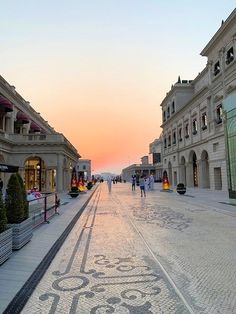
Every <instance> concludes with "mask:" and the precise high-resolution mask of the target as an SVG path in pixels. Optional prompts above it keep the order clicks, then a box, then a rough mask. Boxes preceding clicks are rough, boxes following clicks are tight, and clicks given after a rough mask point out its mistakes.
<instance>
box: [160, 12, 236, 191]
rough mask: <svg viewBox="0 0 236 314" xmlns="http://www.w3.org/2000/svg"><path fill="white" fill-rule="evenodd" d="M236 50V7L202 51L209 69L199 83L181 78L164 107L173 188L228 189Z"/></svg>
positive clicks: (166, 163) (165, 149)
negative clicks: (227, 115)
mask: <svg viewBox="0 0 236 314" xmlns="http://www.w3.org/2000/svg"><path fill="white" fill-rule="evenodd" d="M235 52H236V9H235V10H234V11H233V12H232V13H231V14H230V16H229V17H228V18H227V20H226V21H225V22H223V23H222V25H221V27H220V28H219V29H218V31H217V32H216V33H215V35H214V36H213V37H212V38H211V40H210V41H209V43H208V44H207V45H206V47H205V48H204V49H203V50H202V52H201V55H202V56H204V57H206V58H207V65H206V67H205V68H204V69H203V70H202V71H201V73H199V75H198V76H197V77H196V78H195V79H194V80H191V81H190V80H181V79H180V77H179V79H178V81H177V82H176V83H175V84H174V85H172V88H171V90H170V91H169V92H168V93H167V94H166V97H165V98H164V99H163V101H162V103H161V107H162V118H163V123H162V128H163V170H164V171H166V172H167V174H168V177H169V181H170V184H171V185H172V186H176V185H177V183H180V182H181V183H184V184H186V185H187V186H188V187H200V188H207V189H213V190H227V189H228V184H227V168H226V154H225V135H224V121H223V114H222V113H223V105H222V104H223V101H224V100H225V99H226V98H227V97H229V96H230V95H231V94H232V93H234V92H235V90H236V62H235V60H236V53H235ZM235 107H236V104H235Z"/></svg>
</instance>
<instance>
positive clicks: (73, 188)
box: [68, 167, 79, 197]
mask: <svg viewBox="0 0 236 314" xmlns="http://www.w3.org/2000/svg"><path fill="white" fill-rule="evenodd" d="M68 194H69V195H70V196H71V197H77V196H78V195H79V188H78V182H77V176H76V170H75V167H73V169H72V173H71V183H70V191H69V193H68Z"/></svg>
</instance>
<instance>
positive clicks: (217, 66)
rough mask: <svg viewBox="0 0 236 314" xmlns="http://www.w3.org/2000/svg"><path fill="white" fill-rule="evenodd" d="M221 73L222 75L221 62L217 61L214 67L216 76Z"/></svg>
mask: <svg viewBox="0 0 236 314" xmlns="http://www.w3.org/2000/svg"><path fill="white" fill-rule="evenodd" d="M219 73H220V61H217V62H216V63H215V65H214V75H215V76H216V75H217V74H219Z"/></svg>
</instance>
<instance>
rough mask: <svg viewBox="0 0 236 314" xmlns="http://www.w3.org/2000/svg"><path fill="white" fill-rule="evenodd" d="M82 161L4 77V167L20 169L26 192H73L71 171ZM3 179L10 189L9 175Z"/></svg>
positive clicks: (0, 134)
mask: <svg viewBox="0 0 236 314" xmlns="http://www.w3.org/2000/svg"><path fill="white" fill-rule="evenodd" d="M52 106H55V107H56V105H55V104H53V105H52ZM79 157H80V155H79V154H78V152H77V150H76V148H75V147H74V146H73V145H72V144H71V143H70V142H69V141H68V140H67V139H66V138H65V137H64V135H63V134H61V133H58V132H56V131H55V130H54V129H53V128H52V127H51V126H50V125H49V124H48V122H47V121H45V120H44V119H43V118H42V116H41V115H40V113H38V112H36V111H35V110H34V109H33V108H32V107H31V105H30V103H29V102H28V101H26V100H24V99H23V98H22V97H21V95H20V94H19V93H18V92H17V91H16V89H15V87H14V86H12V85H10V84H9V83H8V82H7V81H6V80H5V79H4V78H3V77H1V76H0V164H2V165H13V166H17V167H19V172H20V174H21V176H22V178H24V181H25V185H26V189H30V188H32V187H34V186H35V187H37V188H38V190H40V191H42V192H52V191H58V192H62V191H68V190H69V188H70V180H71V169H72V167H73V166H75V165H76V163H77V161H78V158H79ZM0 169H4V168H0ZM0 171H1V170H0ZM0 176H1V178H2V179H3V181H4V188H6V184H7V181H8V178H9V173H5V172H1V173H0Z"/></svg>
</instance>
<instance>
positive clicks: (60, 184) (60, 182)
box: [56, 155, 63, 193]
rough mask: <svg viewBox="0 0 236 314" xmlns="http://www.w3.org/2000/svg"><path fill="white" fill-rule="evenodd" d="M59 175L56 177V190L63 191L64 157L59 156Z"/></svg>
mask: <svg viewBox="0 0 236 314" xmlns="http://www.w3.org/2000/svg"><path fill="white" fill-rule="evenodd" d="M56 170H57V173H56V175H57V177H56V183H57V186H56V191H57V192H59V193H61V192H63V157H62V156H59V155H58V156H57V169H56Z"/></svg>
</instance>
